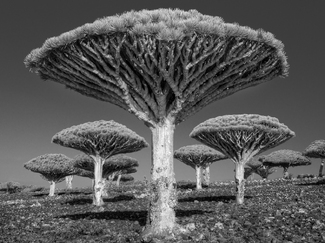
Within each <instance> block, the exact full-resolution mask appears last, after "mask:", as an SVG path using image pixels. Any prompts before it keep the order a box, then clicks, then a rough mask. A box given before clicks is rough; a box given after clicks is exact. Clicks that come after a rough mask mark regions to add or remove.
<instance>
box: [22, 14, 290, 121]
mask: <svg viewBox="0 0 325 243" xmlns="http://www.w3.org/2000/svg"><path fill="white" fill-rule="evenodd" d="M283 47H284V46H283V44H282V42H281V41H279V40H277V39H275V38H274V36H273V34H271V33H269V32H266V31H263V30H261V29H259V30H257V31H256V30H253V29H251V28H249V27H243V26H239V25H238V24H231V23H225V22H224V21H223V20H222V19H221V18H220V17H213V16H208V15H203V14H201V13H199V12H198V11H196V10H190V11H182V10H179V9H174V10H173V9H157V10H142V11H138V12H136V11H130V12H126V13H124V14H121V15H115V16H110V17H106V18H102V19H99V20H97V21H95V22H94V23H91V24H85V25H83V26H81V27H79V28H76V29H74V30H72V31H69V32H66V33H63V34H61V35H60V36H58V37H52V38H49V39H48V40H46V41H45V43H44V44H43V46H42V47H41V48H37V49H35V50H33V51H32V52H31V53H30V54H29V55H28V56H27V57H26V59H25V64H26V66H27V67H28V68H31V69H32V70H34V71H36V72H37V73H38V74H39V75H40V76H41V78H42V79H45V80H53V81H55V82H59V83H62V84H64V85H66V87H68V88H70V89H73V90H75V91H77V92H79V93H81V94H83V95H87V96H90V97H93V98H96V99H98V100H102V101H107V102H110V103H113V104H115V105H118V106H120V107H122V108H123V109H125V110H128V111H130V112H131V113H134V114H135V115H136V116H137V117H138V118H139V119H141V120H143V121H145V122H146V124H150V125H152V126H154V125H155V124H156V123H158V122H159V121H161V120H162V119H164V118H165V117H166V116H168V115H169V114H170V115H171V116H173V117H175V122H176V124H178V123H180V122H181V121H183V120H185V119H186V118H187V117H188V116H190V115H191V114H193V113H195V112H197V111H198V110H200V109H202V108H203V107H205V106H206V105H208V104H210V103H211V102H213V101H215V100H218V99H221V98H224V97H226V96H229V95H231V94H233V93H235V92H237V91H239V90H242V89H245V88H248V87H251V86H255V85H257V84H260V83H262V82H265V81H267V80H271V79H273V78H274V77H277V76H280V77H285V76H287V73H288V67H289V66H288V63H287V60H286V56H285V53H284V50H283Z"/></svg>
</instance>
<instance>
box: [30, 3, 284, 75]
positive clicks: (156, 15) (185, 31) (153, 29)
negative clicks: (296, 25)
mask: <svg viewBox="0 0 325 243" xmlns="http://www.w3.org/2000/svg"><path fill="white" fill-rule="evenodd" d="M117 32H118V33H128V34H129V35H135V36H143V35H152V36H155V38H157V39H160V40H166V41H181V40H182V39H183V38H185V37H186V36H190V35H193V34H195V35H202V36H205V35H214V36H221V37H228V36H232V37H239V38H246V39H251V40H255V41H260V42H264V43H266V44H268V45H270V46H272V47H274V48H276V49H278V55H279V56H280V57H281V59H282V61H283V63H284V67H285V68H284V69H285V70H284V73H286V72H287V69H288V64H287V62H286V57H285V53H284V51H283V44H282V42H281V41H279V40H277V39H275V38H274V36H273V34H272V33H270V32H266V31H264V30H262V29H259V30H258V31H256V30H253V29H251V28H249V27H247V26H244V27H243V26H240V25H238V24H237V23H234V24H231V23H224V21H223V20H222V19H221V18H220V17H213V16H209V15H203V14H201V13H199V12H198V11H197V10H189V11H183V10H180V9H156V10H141V11H129V12H125V13H123V14H121V15H115V16H109V17H105V18H101V19H98V20H96V21H95V22H94V23H87V24H85V25H83V26H81V27H78V28H76V29H74V30H72V31H69V32H66V33H63V34H61V35H60V36H58V37H52V38H49V39H47V40H46V41H45V43H44V44H43V46H42V47H41V48H37V49H35V50H33V51H32V52H31V53H30V54H29V55H28V56H27V57H26V59H25V64H26V66H27V67H29V68H34V67H36V66H38V65H39V64H40V63H41V60H42V58H44V57H45V56H46V55H47V54H48V52H50V51H52V50H54V49H57V48H64V46H66V45H69V44H70V43H73V42H75V41H77V40H78V39H85V38H87V37H88V36H97V35H110V34H113V33H117Z"/></svg>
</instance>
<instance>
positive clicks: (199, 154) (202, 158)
mask: <svg viewBox="0 0 325 243" xmlns="http://www.w3.org/2000/svg"><path fill="white" fill-rule="evenodd" d="M174 158H176V159H178V160H179V161H181V162H183V163H184V164H186V165H188V166H190V167H192V168H193V169H195V171H196V189H198V190H199V189H202V180H201V168H202V167H205V166H207V165H210V164H211V163H213V162H216V161H219V160H223V159H227V157H226V156H225V155H223V154H222V153H220V152H219V151H216V150H214V149H212V148H209V147H208V146H205V145H200V144H198V145H188V146H184V147H181V148H179V149H177V150H175V152H174Z"/></svg>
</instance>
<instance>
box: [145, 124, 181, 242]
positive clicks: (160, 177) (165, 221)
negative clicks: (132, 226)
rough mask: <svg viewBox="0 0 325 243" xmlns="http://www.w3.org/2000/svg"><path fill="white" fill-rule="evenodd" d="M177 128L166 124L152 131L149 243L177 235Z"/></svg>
mask: <svg viewBox="0 0 325 243" xmlns="http://www.w3.org/2000/svg"><path fill="white" fill-rule="evenodd" d="M174 129H175V125H174V124H173V123H172V122H171V121H169V120H167V119H166V120H165V122H164V124H159V125H157V126H156V127H155V128H151V131H152V167H151V183H150V189H151V191H150V197H149V200H150V201H149V211H148V218H147V225H146V229H145V231H144V232H143V233H142V237H143V239H144V240H145V241H148V240H150V239H151V238H153V237H166V236H170V235H173V234H177V233H178V232H179V231H180V227H179V226H178V224H177V223H176V216H175V210H174V208H175V206H176V204H177V197H176V195H177V194H176V180H175V175H174V167H173V153H174V151H173V136H174Z"/></svg>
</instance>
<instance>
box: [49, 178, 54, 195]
mask: <svg viewBox="0 0 325 243" xmlns="http://www.w3.org/2000/svg"><path fill="white" fill-rule="evenodd" d="M54 192H55V182H54V181H50V193H49V196H50V197H53V196H54Z"/></svg>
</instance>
